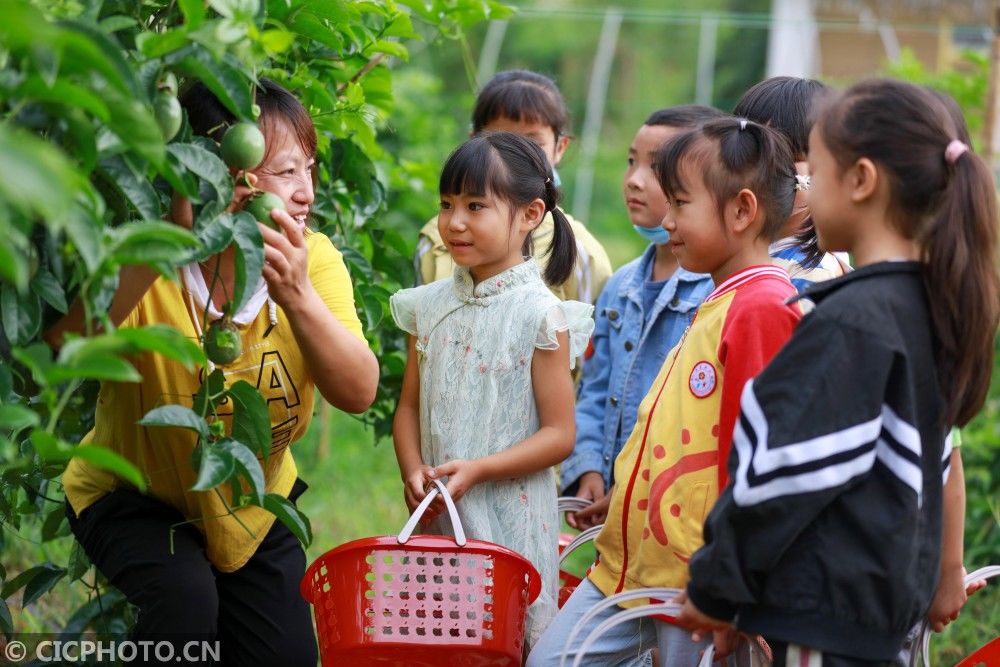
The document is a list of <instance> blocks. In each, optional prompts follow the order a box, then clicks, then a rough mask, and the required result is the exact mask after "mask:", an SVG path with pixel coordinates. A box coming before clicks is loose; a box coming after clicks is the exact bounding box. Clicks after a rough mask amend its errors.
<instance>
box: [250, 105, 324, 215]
mask: <svg viewBox="0 0 1000 667" xmlns="http://www.w3.org/2000/svg"><path fill="white" fill-rule="evenodd" d="M274 127H275V131H274V132H273V136H268V137H267V147H268V151H267V157H266V158H265V159H264V162H262V163H261V164H260V166H259V167H257V168H256V169H254V171H253V174H254V175H255V176H256V177H257V184H256V186H257V188H258V189H260V190H265V191H267V192H273V193H274V194H276V195H278V196H279V197H281V201H283V202H285V208H287V209H288V214H289V215H290V216H292V217H293V218H295V219H296V220H297V221H298V222H301V223H305V219H306V216H307V215H308V214H309V206H310V205H311V204H312V202H313V199H314V193H313V180H312V168H313V165H314V164H315V163H316V160H315V159H314V158H313V156H312V155H306V153H305V151H304V150H303V149H302V146H301V145H299V142H298V140H297V139H296V137H295V133H294V132H293V131H292V129H291V128H290V127H289V126H288V124H287V123H276V124H275V126H274Z"/></svg>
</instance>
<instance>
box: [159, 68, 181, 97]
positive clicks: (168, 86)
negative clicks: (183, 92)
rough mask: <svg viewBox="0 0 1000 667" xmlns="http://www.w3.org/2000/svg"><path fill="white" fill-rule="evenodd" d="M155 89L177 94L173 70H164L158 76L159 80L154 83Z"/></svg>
mask: <svg viewBox="0 0 1000 667" xmlns="http://www.w3.org/2000/svg"><path fill="white" fill-rule="evenodd" d="M156 89H157V90H162V91H164V92H167V93H170V94H171V95H176V94H177V77H176V76H174V73H173V72H170V71H167V72H164V73H163V75H162V76H161V77H160V80H159V81H158V82H157V83H156Z"/></svg>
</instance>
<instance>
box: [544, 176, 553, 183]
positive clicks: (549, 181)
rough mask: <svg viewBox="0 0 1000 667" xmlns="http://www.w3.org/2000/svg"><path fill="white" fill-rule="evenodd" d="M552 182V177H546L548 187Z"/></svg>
mask: <svg viewBox="0 0 1000 667" xmlns="http://www.w3.org/2000/svg"><path fill="white" fill-rule="evenodd" d="M551 182H552V177H551V176H546V177H545V185H548V184H549V183H551Z"/></svg>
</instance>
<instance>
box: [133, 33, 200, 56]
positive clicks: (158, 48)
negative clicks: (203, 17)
mask: <svg viewBox="0 0 1000 667" xmlns="http://www.w3.org/2000/svg"><path fill="white" fill-rule="evenodd" d="M188 41H189V30H188V28H187V27H180V28H176V29H174V30H167V31H166V32H143V33H140V34H139V36H138V37H136V40H135V42H136V46H138V47H139V50H140V51H142V55H144V56H145V57H146V58H149V59H153V58H162V57H163V56H165V55H167V54H169V53H173V52H174V51H179V50H180V49H183V48H184V47H185V46H187V44H188Z"/></svg>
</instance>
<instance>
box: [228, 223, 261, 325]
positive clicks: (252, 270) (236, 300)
mask: <svg viewBox="0 0 1000 667" xmlns="http://www.w3.org/2000/svg"><path fill="white" fill-rule="evenodd" d="M233 223H234V224H233V240H234V241H235V242H236V282H235V285H234V286H233V295H232V301H233V304H234V307H233V309H232V312H238V311H239V309H240V308H242V307H243V304H244V303H246V301H247V300H248V299H249V298H250V297H251V295H252V294H253V289H254V288H255V287H256V286H257V281H258V280H259V279H260V272H261V270H263V268H264V237H263V236H261V233H260V228H259V227H258V226H257V221H256V220H254V218H253V216H252V215H250V214H249V213H247V212H246V211H240V212H239V213H237V214H236V215H235V216H234V218H233Z"/></svg>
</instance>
